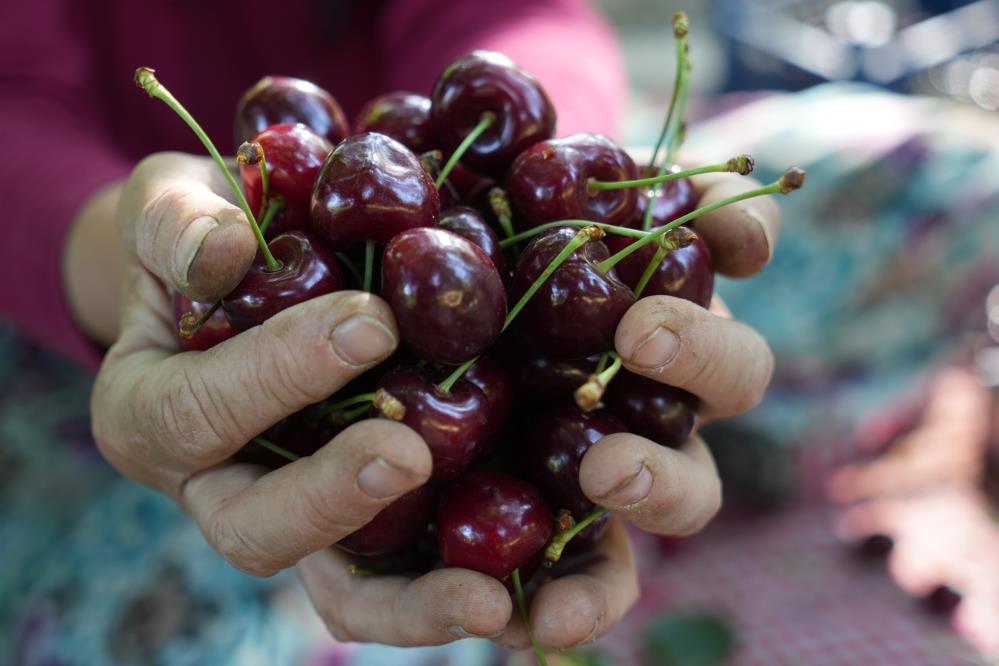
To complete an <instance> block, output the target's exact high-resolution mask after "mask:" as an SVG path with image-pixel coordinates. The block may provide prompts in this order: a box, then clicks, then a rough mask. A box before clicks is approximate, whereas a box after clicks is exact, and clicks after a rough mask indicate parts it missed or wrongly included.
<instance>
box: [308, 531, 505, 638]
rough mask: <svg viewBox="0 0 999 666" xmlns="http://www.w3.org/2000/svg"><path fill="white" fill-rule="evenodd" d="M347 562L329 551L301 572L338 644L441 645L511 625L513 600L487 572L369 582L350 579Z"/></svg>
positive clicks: (452, 571) (316, 556) (462, 571)
mask: <svg viewBox="0 0 999 666" xmlns="http://www.w3.org/2000/svg"><path fill="white" fill-rule="evenodd" d="M348 562H349V560H348V559H347V558H346V557H344V555H343V554H341V553H337V552H335V551H333V550H330V549H326V550H321V551H319V552H316V553H313V554H312V555H309V556H308V557H306V558H305V559H304V560H302V561H301V562H300V563H299V565H298V567H297V570H298V574H299V576H300V577H301V579H302V583H303V584H304V586H305V590H306V592H307V593H308V595H309V598H310V599H311V600H312V605H313V606H314V607H315V609H316V612H317V613H318V614H319V616H320V617H321V618H322V619H323V621H324V622H325V623H326V626H327V628H328V629H329V631H330V633H331V634H333V636H334V638H336V639H337V640H341V641H362V642H374V643H383V644H385V645H398V646H404V647H411V646H419V645H441V644H444V643H449V642H451V641H454V640H457V639H459V638H469V637H473V636H477V637H489V636H495V635H496V634H498V633H499V632H501V631H502V630H503V627H504V626H506V624H507V623H508V622H509V620H510V614H511V611H512V610H513V606H512V604H511V602H510V595H509V594H508V593H507V591H506V589H505V588H504V587H503V585H501V584H500V582H499V581H497V580H496V579H494V578H490V577H489V576H486V575H484V574H480V573H477V572H475V571H469V570H467V569H438V570H436V571H431V572H430V573H428V574H426V575H424V576H421V577H419V578H417V579H415V580H409V579H407V578H402V577H396V576H393V577H388V576H373V577H365V576H357V575H351V574H349V573H348V572H347V564H348ZM348 600H349V601H348Z"/></svg>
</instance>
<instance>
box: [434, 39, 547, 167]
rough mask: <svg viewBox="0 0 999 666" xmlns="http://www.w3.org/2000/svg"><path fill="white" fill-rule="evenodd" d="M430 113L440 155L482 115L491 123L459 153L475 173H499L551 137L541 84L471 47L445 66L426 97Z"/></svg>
mask: <svg viewBox="0 0 999 666" xmlns="http://www.w3.org/2000/svg"><path fill="white" fill-rule="evenodd" d="M430 99H431V108H430V117H431V122H432V123H433V126H434V131H435V132H436V134H437V139H438V141H439V142H440V144H441V145H440V147H441V148H442V149H444V151H445V153H448V152H451V151H453V150H454V149H455V148H457V147H458V144H460V143H461V142H462V140H463V139H464V138H465V137H466V136H467V135H468V134H469V133H470V132H471V131H472V129H473V128H474V127H475V126H476V125H477V124H478V123H479V122H480V121H481V120H482V118H483V117H489V116H490V115H491V116H492V118H493V122H492V124H491V126H490V127H489V128H488V129H486V131H485V132H484V133H483V134H482V135H481V136H480V137H479V138H478V139H477V140H476V141H475V142H474V143H473V144H472V145H471V147H470V148H469V149H468V151H467V152H466V153H465V154H464V155H463V156H462V158H461V160H462V163H463V164H465V165H466V166H468V167H469V168H471V169H472V170H473V171H477V172H479V173H483V174H487V175H491V176H495V177H500V176H502V175H503V174H504V173H506V171H507V169H508V168H509V166H510V164H511V163H512V162H513V160H514V159H515V158H516V157H517V155H519V154H520V153H521V152H523V151H524V150H525V149H527V148H528V147H530V146H532V145H534V144H535V143H537V142H538V141H544V140H545V139H550V138H551V137H553V136H554V135H555V109H554V107H553V106H552V103H551V100H549V99H548V95H547V94H545V91H544V90H543V89H542V87H541V84H539V83H538V81H537V80H536V79H535V78H534V77H533V76H531V75H530V74H528V73H527V72H526V71H524V70H523V69H521V68H520V67H518V66H517V65H516V64H515V63H514V62H513V61H512V60H510V59H509V58H507V57H506V56H505V55H502V54H500V53H496V52H493V51H473V52H472V53H470V54H468V55H465V56H462V57H460V58H458V59H457V60H455V61H454V62H453V63H451V64H450V65H448V66H447V67H446V68H445V69H444V71H443V72H442V73H441V75H440V77H439V78H438V79H437V82H436V83H435V84H434V88H433V92H432V93H431V95H430Z"/></svg>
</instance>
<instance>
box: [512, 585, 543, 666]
mask: <svg viewBox="0 0 999 666" xmlns="http://www.w3.org/2000/svg"><path fill="white" fill-rule="evenodd" d="M510 577H511V578H512V579H513V594H514V596H515V597H517V608H519V609H520V618H521V619H522V620H523V621H524V629H525V631H527V638H528V640H530V641H531V647H533V648H534V654H535V655H537V657H538V663H539V664H541V666H548V661H547V660H546V659H545V653H544V652H543V651H542V650H541V646H540V645H538V641H536V640H535V639H534V631H533V630H532V629H531V617H530V615H528V613H527V601H526V600H525V599H524V586H523V585H521V584H520V569H514V570H513V574H511V576H510Z"/></svg>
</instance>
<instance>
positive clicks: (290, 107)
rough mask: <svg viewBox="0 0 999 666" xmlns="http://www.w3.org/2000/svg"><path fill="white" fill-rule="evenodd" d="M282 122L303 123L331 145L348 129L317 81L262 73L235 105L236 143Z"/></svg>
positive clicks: (342, 136) (336, 105) (338, 110)
mask: <svg viewBox="0 0 999 666" xmlns="http://www.w3.org/2000/svg"><path fill="white" fill-rule="evenodd" d="M282 123H293V124H294V123H302V124H303V125H305V126H307V127H308V128H309V129H311V130H312V131H313V132H315V133H316V134H318V135H319V136H321V137H324V138H325V139H326V140H327V141H329V142H330V143H331V144H333V145H334V146H335V145H336V144H338V143H340V142H341V141H342V140H343V139H344V137H346V136H347V134H348V133H349V132H350V126H349V124H348V123H347V116H345V115H344V113H343V109H341V108H340V104H338V103H337V101H336V99H334V97H333V96H332V95H330V94H329V93H328V92H326V91H325V90H323V89H322V88H320V87H319V86H317V85H316V84H314V83H312V82H310V81H305V80H304V79H295V78H291V77H288V76H265V77H264V78H262V79H260V80H259V81H257V83H256V84H254V86H253V87H252V88H250V89H249V90H247V91H246V92H245V93H243V96H242V97H241V98H240V100H239V103H238V104H237V106H236V145H237V146H238V145H240V144H241V143H243V142H244V141H249V140H250V139H252V138H253V137H255V136H256V135H257V134H260V133H261V132H263V131H264V130H265V129H267V128H268V127H270V126H271V125H279V124H282Z"/></svg>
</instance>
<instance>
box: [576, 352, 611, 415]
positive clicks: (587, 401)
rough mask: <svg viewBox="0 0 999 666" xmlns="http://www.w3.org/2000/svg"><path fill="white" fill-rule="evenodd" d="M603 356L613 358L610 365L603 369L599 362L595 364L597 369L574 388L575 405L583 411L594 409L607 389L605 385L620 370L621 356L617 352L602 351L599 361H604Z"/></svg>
mask: <svg viewBox="0 0 999 666" xmlns="http://www.w3.org/2000/svg"><path fill="white" fill-rule="evenodd" d="M604 358H609V359H613V363H611V365H610V367H609V368H607V369H603V368H601V367H600V364H599V363H598V364H597V371H596V372H595V373H594V374H592V375H590V377H589V379H587V380H586V382H585V383H584V384H583V385H582V386H580V387H579V388H578V389H576V392H575V393H574V394H573V397H574V398H575V400H576V406H577V407H579V408H580V409H582V410H583V411H584V412H589V411H592V410H594V409H596V407H597V405H599V404H600V400H601V399H603V397H604V391H606V390H607V385H608V384H610V382H611V380H612V379H614V377H615V376H617V373H618V372H619V371H620V370H621V365H622V362H621V357H620V356H619V355H618V354H617V352H613V351H610V352H604V354H603V355H601V357H600V361H601V363H604V362H605V361H604Z"/></svg>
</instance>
